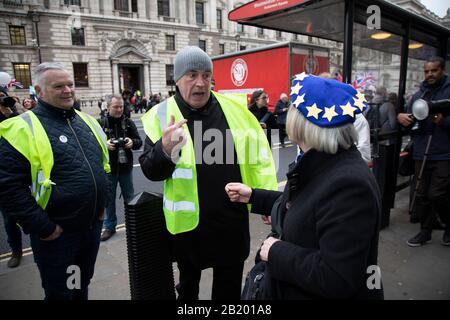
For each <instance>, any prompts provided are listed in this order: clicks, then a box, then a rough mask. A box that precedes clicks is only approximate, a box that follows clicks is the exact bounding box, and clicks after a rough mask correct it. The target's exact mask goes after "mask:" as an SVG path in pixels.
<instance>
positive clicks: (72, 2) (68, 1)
mask: <svg viewBox="0 0 450 320" xmlns="http://www.w3.org/2000/svg"><path fill="white" fill-rule="evenodd" d="M64 4H65V5H66V6H81V0H64Z"/></svg>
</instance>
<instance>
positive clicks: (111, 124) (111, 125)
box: [98, 115, 142, 174]
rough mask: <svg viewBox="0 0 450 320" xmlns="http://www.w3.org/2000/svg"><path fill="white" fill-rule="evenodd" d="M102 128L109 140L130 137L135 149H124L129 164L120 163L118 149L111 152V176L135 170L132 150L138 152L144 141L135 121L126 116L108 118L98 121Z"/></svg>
mask: <svg viewBox="0 0 450 320" xmlns="http://www.w3.org/2000/svg"><path fill="white" fill-rule="evenodd" d="M98 122H99V123H100V126H101V127H102V128H103V131H105V134H106V136H107V137H108V139H118V138H125V137H128V138H130V139H131V140H133V147H132V148H131V149H124V150H125V154H126V155H127V159H128V162H127V163H119V161H118V153H119V151H118V148H116V150H114V151H109V163H110V164H111V174H117V173H129V172H130V171H131V170H132V169H133V152H132V151H131V150H138V149H139V148H140V147H141V146H142V139H141V137H140V136H139V132H138V130H137V128H136V125H135V124H134V122H133V120H131V119H129V118H126V117H124V116H122V117H120V118H113V117H111V116H109V115H108V116H106V117H103V118H101V119H99V120H98Z"/></svg>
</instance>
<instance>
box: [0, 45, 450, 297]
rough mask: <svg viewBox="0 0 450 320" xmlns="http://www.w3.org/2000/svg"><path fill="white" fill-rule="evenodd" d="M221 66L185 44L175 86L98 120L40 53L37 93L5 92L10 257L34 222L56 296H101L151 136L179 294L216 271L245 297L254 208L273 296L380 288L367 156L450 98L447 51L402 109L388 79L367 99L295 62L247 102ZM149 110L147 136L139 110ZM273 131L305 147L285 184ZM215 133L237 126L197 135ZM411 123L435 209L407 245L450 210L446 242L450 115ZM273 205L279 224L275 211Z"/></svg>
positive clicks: (49, 291)
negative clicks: (104, 269) (296, 70)
mask: <svg viewBox="0 0 450 320" xmlns="http://www.w3.org/2000/svg"><path fill="white" fill-rule="evenodd" d="M212 75H213V64H212V61H211V58H210V57H209V56H208V55H207V54H206V53H205V52H204V51H203V50H201V49H200V48H198V47H192V46H188V47H185V48H183V49H182V50H180V51H179V52H178V53H177V55H176V57H175V61H174V80H175V83H176V92H175V94H174V95H173V96H170V97H167V99H162V98H161V95H160V94H154V95H151V96H150V98H149V99H147V98H146V97H143V96H142V93H141V91H140V90H136V91H135V92H131V91H128V90H125V91H123V92H122V94H121V95H119V94H112V95H107V96H105V97H104V98H103V99H102V100H101V101H100V102H99V108H100V110H101V111H100V118H99V119H94V118H93V117H91V116H89V115H87V114H85V113H83V112H80V111H79V110H77V108H75V106H76V97H75V88H74V84H73V80H72V78H71V76H70V74H69V72H68V71H67V70H66V69H65V67H64V66H63V65H62V64H60V63H56V62H55V63H42V64H40V65H39V66H38V67H37V68H36V70H35V75H34V78H33V80H34V84H35V89H36V96H37V98H38V99H37V101H36V100H34V99H28V98H27V99H24V100H23V102H22V104H20V100H18V99H17V98H15V97H12V98H13V99H14V101H15V102H14V103H12V102H11V103H12V104H8V105H7V104H6V102H5V101H6V100H2V101H3V102H2V103H0V111H1V113H0V117H1V118H0V121H1V124H0V158H1V160H0V209H1V211H2V214H3V216H4V221H5V227H6V231H7V235H8V242H9V244H10V246H11V249H12V255H11V259H10V260H9V261H8V266H9V267H16V266H18V265H19V264H20V259H21V257H22V240H21V236H22V231H23V232H24V233H26V234H29V235H30V240H31V247H32V249H33V254H34V259H35V262H36V264H37V266H38V269H39V272H40V276H41V279H42V286H43V289H44V292H45V298H46V299H58V300H86V299H88V286H89V283H90V280H91V278H92V276H93V274H94V266H95V262H96V259H97V253H98V250H99V245H100V241H106V240H108V239H109V238H110V237H112V236H113V235H114V234H115V232H116V225H117V217H116V192H117V191H116V190H117V185H120V188H121V192H122V195H123V201H124V203H128V202H129V201H131V199H133V197H134V187H133V179H132V170H133V153H132V150H138V149H140V148H141V147H142V145H144V150H143V153H142V154H141V156H140V157H139V163H140V167H141V170H142V172H143V174H144V175H145V177H147V178H148V179H149V180H151V181H164V201H163V212H164V216H165V221H166V228H167V230H168V231H169V233H170V234H171V235H172V237H171V239H172V246H173V259H174V261H176V262H177V266H178V269H179V271H180V273H179V281H178V284H177V285H176V290H177V292H178V298H179V299H181V300H196V299H198V297H199V283H200V278H201V274H202V271H203V270H204V269H206V268H212V269H213V280H212V281H213V283H212V292H211V298H212V299H213V300H238V299H240V297H241V290H242V288H241V284H242V277H243V269H244V262H245V260H246V259H247V258H248V256H249V253H250V232H249V214H250V213H255V214H259V215H261V216H263V217H264V219H263V221H264V222H265V223H267V224H270V223H272V228H273V230H272V231H274V232H272V233H271V234H270V235H269V236H268V237H267V238H266V239H265V240H264V242H263V243H262V245H261V247H260V248H259V250H258V252H257V256H256V260H260V261H266V262H267V273H266V277H267V278H268V279H270V282H271V284H272V285H271V287H272V288H273V293H272V297H273V298H274V299H316V298H322V299H329V298H348V299H383V288H382V286H381V287H378V288H369V287H368V286H367V277H368V274H367V273H366V270H367V268H368V267H370V266H374V265H375V266H376V265H377V258H378V237H379V230H380V219H381V196H380V191H379V187H378V185H377V182H376V181H375V178H374V176H373V174H372V172H371V170H370V169H369V166H368V165H367V163H368V162H369V161H370V129H373V128H374V127H376V128H377V130H378V131H381V132H391V131H396V130H398V127H397V123H400V124H401V125H402V126H403V127H405V128H408V129H411V128H412V126H413V123H414V119H413V117H412V116H411V112H412V110H411V106H412V103H413V102H414V101H415V100H417V99H419V98H426V99H429V100H437V99H448V98H449V96H450V91H449V90H450V80H448V77H447V75H445V73H444V64H443V59H441V58H431V59H430V60H428V61H427V62H426V63H425V80H424V82H423V84H422V86H421V89H420V91H419V92H418V93H417V94H416V95H415V96H414V97H413V99H412V100H411V101H410V104H409V106H408V110H407V112H408V113H398V114H397V111H396V106H397V98H396V97H395V96H393V95H392V94H391V95H389V94H388V93H387V91H386V89H384V88H382V87H380V88H378V89H376V90H374V92H369V91H367V92H365V97H364V94H362V93H360V92H358V91H357V90H356V89H354V88H353V87H352V86H350V85H348V84H345V83H343V82H341V81H338V80H337V79H336V78H335V77H333V76H331V75H330V74H321V75H320V76H314V75H307V74H304V73H302V74H300V75H297V76H296V77H295V78H294V79H293V80H292V88H291V92H290V95H288V94H286V93H280V99H279V101H277V103H276V105H275V108H274V112H271V111H269V108H268V94H267V92H266V91H264V90H258V91H255V92H253V94H252V95H251V99H250V103H249V105H248V106H247V105H245V104H244V103H242V99H239V98H237V97H236V96H233V94H220V93H217V92H214V91H212V90H211V86H212ZM323 88H327V90H323ZM372 91H373V90H372ZM371 94H372V95H371ZM0 95H1V96H3V97H7V96H8V91H7V90H5V89H2V91H1V92H0ZM338 106H339V107H338ZM371 109H372V111H371ZM144 110H145V114H144V115H143V117H142V123H143V126H144V131H145V139H144V141H142V139H141V137H140V136H139V133H138V131H137V128H136V125H135V123H134V121H133V120H132V119H131V112H135V113H139V112H141V113H143V112H144ZM373 110H375V111H376V112H377V115H376V117H375V118H373V117H372V116H370V115H371V114H372V113H373ZM24 111H30V112H24ZM364 115H365V116H366V117H364ZM374 119H375V120H374ZM374 121H376V122H374ZM273 129H278V130H279V140H280V144H281V146H282V147H283V146H284V145H285V142H286V139H289V140H290V141H291V142H292V143H293V144H295V145H296V146H297V147H298V151H299V152H298V156H297V157H296V159H293V160H294V161H293V162H292V164H291V165H290V167H289V171H288V172H287V174H286V175H287V184H286V186H285V188H284V191H283V192H279V191H277V190H278V183H277V177H276V171H275V163H274V159H273V157H272V154H271V136H272V133H271V130H273ZM198 130H200V131H198ZM212 131H213V132H216V133H220V134H221V135H222V137H225V139H222V140H217V139H212V140H207V139H198V138H197V137H204V136H206V135H207V134H208V132H209V133H210V132H212ZM411 135H412V139H413V141H414V145H415V147H414V160H416V175H417V176H419V175H420V176H421V180H420V181H419V183H420V185H419V188H418V192H417V205H418V207H419V208H420V211H421V212H422V213H421V217H422V220H421V231H420V233H419V234H418V235H417V236H415V237H413V238H412V239H410V240H408V245H410V246H420V245H423V244H425V243H427V242H429V241H430V239H431V231H432V227H431V225H432V222H433V219H441V220H442V222H443V223H444V224H446V226H447V227H446V230H445V232H444V236H443V239H442V243H443V244H444V245H447V246H448V245H450V221H449V214H450V206H449V189H450V149H449V148H450V117H449V116H446V117H445V116H443V115H442V114H441V113H437V114H435V115H433V116H432V117H430V118H427V119H425V120H423V121H422V122H421V127H420V129H419V130H413V131H411ZM430 136H432V137H433V139H432V140H431V139H429V138H428V137H430ZM205 140H206V141H205ZM218 141H219V142H218ZM220 141H221V142H220ZM427 141H428V146H427ZM213 143H214V150H215V152H214V154H213V155H212V157H213V158H214V161H211V157H210V156H211V154H210V151H211V146H212V144H213ZM387 143H395V141H393V140H388V142H387ZM430 144H431V145H430ZM230 146H231V147H230ZM252 150H253V151H254V153H252V154H250V152H251V151H252ZM208 152H209V153H208ZM425 152H427V153H428V154H429V155H430V157H429V160H428V161H427V162H426V163H424V161H423V155H424V153H425ZM230 159H232V161H229V160H230ZM422 172H423V173H424V174H423V175H422ZM274 212H275V213H276V217H278V218H277V221H273V220H272V221H271V219H270V217H271V216H274ZM18 226H20V228H19V227H18ZM102 230H103V232H102ZM71 265H77V266H78V267H79V268H80V271H81V286H80V287H79V288H74V289H72V288H68V286H67V285H66V281H67V277H68V274H67V268H68V267H69V266H71Z"/></svg>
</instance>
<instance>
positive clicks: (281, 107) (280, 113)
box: [275, 93, 290, 147]
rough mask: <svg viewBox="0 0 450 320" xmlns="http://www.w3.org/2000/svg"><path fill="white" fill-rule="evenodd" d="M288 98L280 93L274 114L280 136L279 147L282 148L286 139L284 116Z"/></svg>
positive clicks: (288, 103)
mask: <svg viewBox="0 0 450 320" xmlns="http://www.w3.org/2000/svg"><path fill="white" fill-rule="evenodd" d="M289 105H290V102H289V97H288V96H287V94H286V93H282V94H281V96H280V100H278V102H277V104H276V105H275V114H276V115H277V124H278V129H279V130H280V131H279V136H280V143H281V146H282V147H284V139H286V116H287V112H288V109H289Z"/></svg>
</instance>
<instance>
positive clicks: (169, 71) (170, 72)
mask: <svg viewBox="0 0 450 320" xmlns="http://www.w3.org/2000/svg"><path fill="white" fill-rule="evenodd" d="M166 85H168V86H174V85H175V81H174V80H173V64H166Z"/></svg>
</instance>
